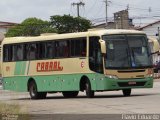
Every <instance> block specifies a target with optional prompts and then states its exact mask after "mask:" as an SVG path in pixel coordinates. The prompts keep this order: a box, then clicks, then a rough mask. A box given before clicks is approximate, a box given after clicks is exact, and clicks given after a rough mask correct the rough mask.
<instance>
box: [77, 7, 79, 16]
mask: <svg viewBox="0 0 160 120" xmlns="http://www.w3.org/2000/svg"><path fill="white" fill-rule="evenodd" d="M77 16H78V17H79V5H77Z"/></svg>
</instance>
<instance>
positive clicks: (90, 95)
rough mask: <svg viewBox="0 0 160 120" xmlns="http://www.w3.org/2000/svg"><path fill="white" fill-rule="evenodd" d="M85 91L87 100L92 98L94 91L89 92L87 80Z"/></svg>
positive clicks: (89, 85) (89, 86) (89, 87)
mask: <svg viewBox="0 0 160 120" xmlns="http://www.w3.org/2000/svg"><path fill="white" fill-rule="evenodd" d="M85 91H86V96H87V98H93V97H94V91H93V90H91V84H90V82H89V81H88V80H87V82H86V84H85Z"/></svg>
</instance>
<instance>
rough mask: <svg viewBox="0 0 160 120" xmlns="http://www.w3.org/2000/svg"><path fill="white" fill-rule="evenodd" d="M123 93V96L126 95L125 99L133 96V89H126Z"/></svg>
mask: <svg viewBox="0 0 160 120" xmlns="http://www.w3.org/2000/svg"><path fill="white" fill-rule="evenodd" d="M122 92H123V95H124V96H125V97H127V96H130V95H131V89H124V90H122Z"/></svg>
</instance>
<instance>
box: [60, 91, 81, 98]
mask: <svg viewBox="0 0 160 120" xmlns="http://www.w3.org/2000/svg"><path fill="white" fill-rule="evenodd" d="M78 93H79V91H64V92H62V94H63V96H64V97H65V98H75V97H77V95H78Z"/></svg>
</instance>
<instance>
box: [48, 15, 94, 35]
mask: <svg viewBox="0 0 160 120" xmlns="http://www.w3.org/2000/svg"><path fill="white" fill-rule="evenodd" d="M50 20H51V25H52V27H54V28H56V29H57V31H58V33H71V32H78V31H79V32H83V31H87V30H88V29H89V28H91V22H90V21H89V20H87V19H85V18H82V17H73V16H70V15H64V16H60V15H55V16H51V17H50Z"/></svg>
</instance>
